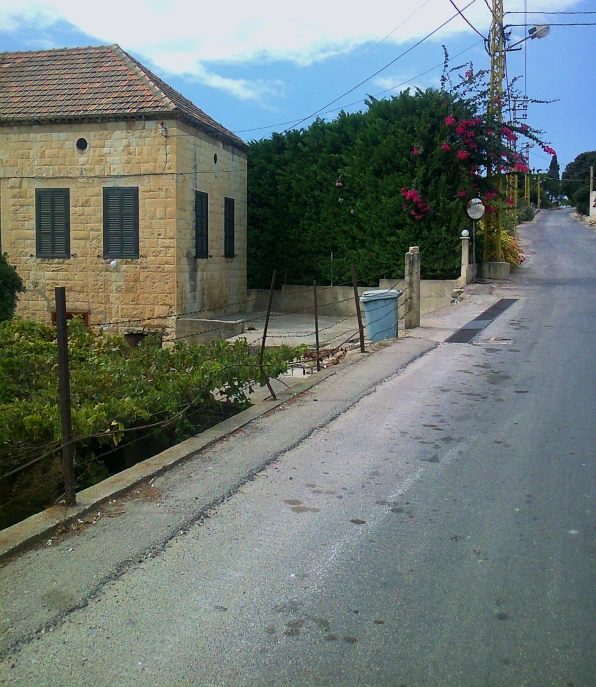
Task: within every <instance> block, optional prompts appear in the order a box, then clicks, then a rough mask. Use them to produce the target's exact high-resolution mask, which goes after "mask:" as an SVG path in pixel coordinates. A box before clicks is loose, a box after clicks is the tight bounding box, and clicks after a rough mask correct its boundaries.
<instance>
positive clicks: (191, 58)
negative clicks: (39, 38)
mask: <svg viewBox="0 0 596 687" xmlns="http://www.w3.org/2000/svg"><path fill="white" fill-rule="evenodd" d="M577 2H578V0H542V2H541V8H542V9H544V10H549V9H561V8H565V7H571V6H573V5H575V4H577ZM466 4H467V1H466V0H458V5H459V6H460V7H462V8H463V7H465V5H466ZM508 9H509V10H515V9H517V10H519V9H523V0H511V2H509V4H508ZM453 13H454V10H453V7H452V6H451V4H450V3H449V2H447V1H446V0H416V3H415V4H414V3H407V2H405V1H403V0H402V1H401V2H397V3H388V2H387V0H368V2H366V3H365V4H363V3H362V2H361V0H360V1H359V2H354V1H353V0H352V1H351V2H350V0H341V1H340V0H323V1H321V0H302V2H301V3H300V4H299V5H297V4H294V3H287V2H279V1H274V0H252V1H251V2H246V0H242V1H240V0H232V1H231V2H227V3H226V4H225V5H224V4H223V3H216V2H196V3H191V2H189V0H124V1H123V0H102V2H101V3H100V5H99V6H98V5H97V4H96V3H91V2H90V1H89V0H19V2H18V3H15V2H14V0H0V27H1V28H2V29H5V30H10V29H14V28H15V27H17V26H18V24H19V21H20V20H22V19H27V20H29V21H31V20H32V19H34V20H35V21H36V22H37V23H38V24H40V25H42V26H44V27H47V26H48V25H51V23H52V22H55V21H57V20H58V19H64V20H66V21H68V22H70V23H71V24H73V25H75V26H76V27H77V28H78V29H80V30H81V31H83V32H85V33H87V34H89V35H91V36H94V37H96V38H97V39H98V40H100V41H104V42H106V43H119V44H120V45H121V46H122V47H123V48H124V49H125V50H129V51H131V52H134V53H136V54H138V55H141V56H142V58H144V59H145V60H149V61H151V62H152V63H153V64H155V65H156V66H157V67H159V68H160V69H163V70H164V71H166V72H169V73H172V74H178V75H187V76H192V77H193V78H195V79H197V80H199V81H201V82H202V83H206V84H209V85H211V86H214V87H216V88H221V89H223V90H226V91H228V92H230V93H233V94H234V95H236V96H237V97H239V98H243V99H248V98H259V97H262V96H264V95H266V94H267V93H270V92H274V91H276V90H277V89H278V88H279V84H278V83H265V82H259V83H255V82H251V81H248V80H243V79H231V78H227V77H223V76H219V75H217V74H216V73H215V72H214V67H215V65H216V64H217V63H218V62H219V63H237V62H243V63H246V62H264V61H273V60H288V61H292V62H294V63H296V64H298V65H307V64H310V63H312V62H314V61H319V60H323V59H326V58H327V57H329V56H331V55H336V54H338V53H342V52H346V51H348V50H351V49H352V48H354V47H355V46H357V45H361V44H363V43H370V42H376V41H379V40H381V39H382V38H383V37H385V36H386V35H387V34H388V33H389V32H390V31H393V29H395V31H393V33H392V34H391V36H390V37H389V38H387V41H388V42H389V41H390V42H393V43H403V42H404V41H408V40H412V39H419V38H421V37H423V36H424V35H426V34H427V33H429V32H430V31H431V30H432V29H434V28H436V27H437V26H439V25H440V24H441V23H442V22H443V21H445V20H447V19H448V18H449V17H450V16H451V15H452V14H453ZM465 14H466V17H467V18H468V19H469V20H470V21H471V22H472V23H473V24H474V25H475V26H476V27H477V28H478V29H479V30H480V31H482V32H483V33H486V31H487V30H488V26H489V23H490V18H491V17H490V13H489V11H488V9H487V7H486V5H485V4H484V3H483V2H479V1H478V2H475V3H474V5H472V6H471V7H470V8H469V9H467V10H466V11H465ZM411 15H412V16H411ZM454 33H470V34H472V31H471V29H470V28H469V27H468V26H467V24H465V22H464V21H463V20H462V19H461V18H459V17H458V18H457V19H455V20H454V21H452V22H451V23H450V24H449V25H448V26H447V27H446V28H445V29H443V30H442V31H441V32H439V33H438V34H436V36H435V37H434V38H435V39H439V40H444V39H445V37H446V36H448V35H452V34H454ZM205 64H209V65H210V68H209V69H207V68H206V67H205Z"/></svg>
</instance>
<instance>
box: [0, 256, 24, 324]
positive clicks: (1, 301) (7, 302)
mask: <svg viewBox="0 0 596 687" xmlns="http://www.w3.org/2000/svg"><path fill="white" fill-rule="evenodd" d="M24 290H25V289H24V287H23V280H22V279H21V278H20V277H19V275H18V274H17V271H16V269H15V268H14V267H13V266H12V265H11V264H10V263H9V262H8V255H7V254H6V253H5V254H4V255H2V254H1V253H0V322H2V321H4V320H10V319H11V318H12V316H13V315H14V311H15V308H16V307H17V298H18V295H17V294H19V293H22V292H23V291H24Z"/></svg>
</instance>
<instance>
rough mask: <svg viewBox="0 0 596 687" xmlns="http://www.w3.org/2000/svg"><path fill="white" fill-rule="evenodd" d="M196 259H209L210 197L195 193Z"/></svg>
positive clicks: (199, 192)
mask: <svg viewBox="0 0 596 687" xmlns="http://www.w3.org/2000/svg"><path fill="white" fill-rule="evenodd" d="M195 242H196V243H195V257H197V258H208V257H209V196H208V194H207V193H202V192H201V191H195Z"/></svg>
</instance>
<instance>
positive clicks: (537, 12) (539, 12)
mask: <svg viewBox="0 0 596 687" xmlns="http://www.w3.org/2000/svg"><path fill="white" fill-rule="evenodd" d="M505 14H596V11H595V12H543V11H542V10H530V11H527V10H525V9H524V11H523V12H517V11H515V12H505Z"/></svg>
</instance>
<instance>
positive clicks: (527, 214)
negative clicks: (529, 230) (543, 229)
mask: <svg viewBox="0 0 596 687" xmlns="http://www.w3.org/2000/svg"><path fill="white" fill-rule="evenodd" d="M517 219H518V221H519V222H530V221H531V220H533V219H534V210H532V208H531V206H530V205H528V204H527V203H526V202H525V201H524V200H520V201H519V204H518V208H517Z"/></svg>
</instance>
